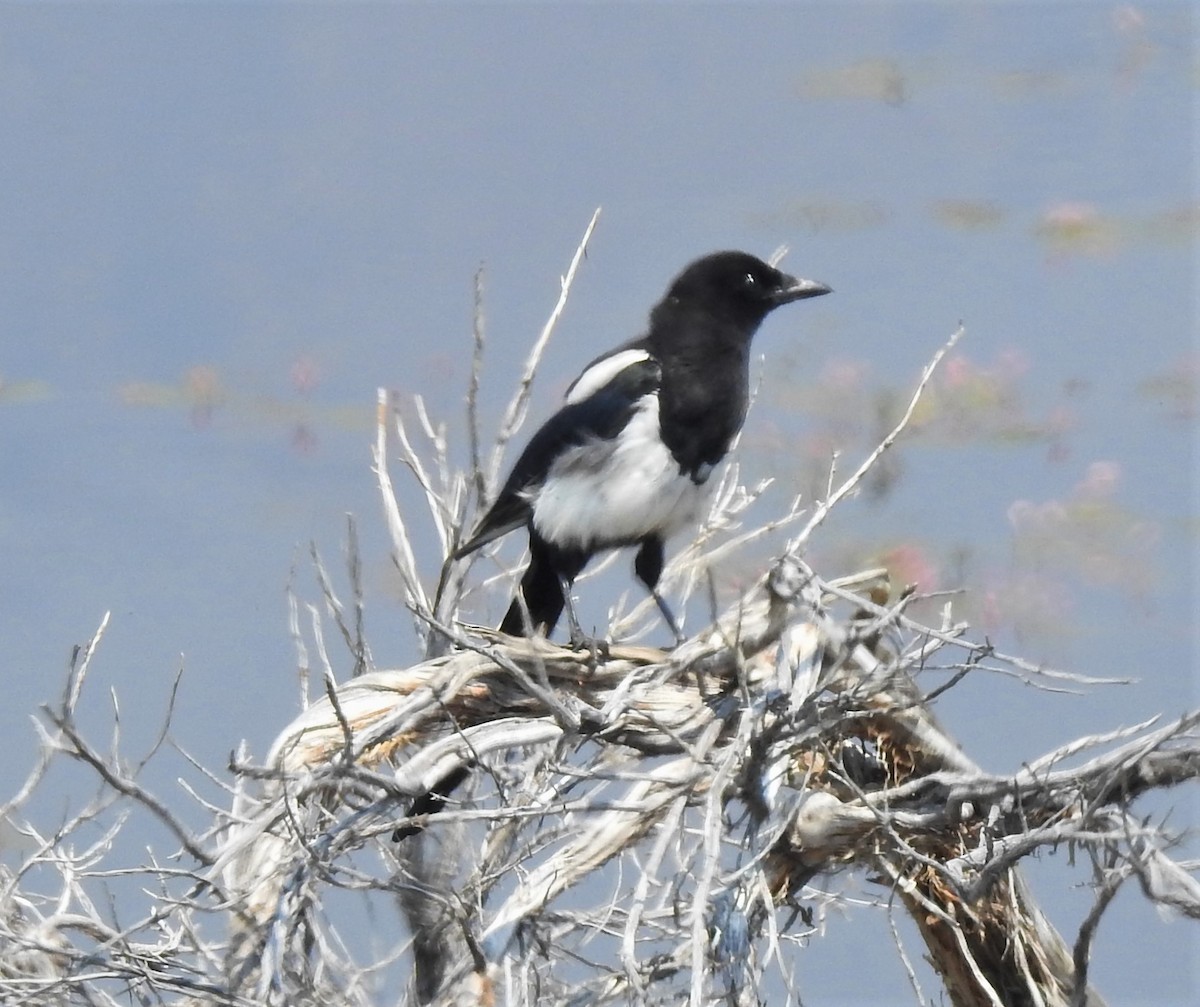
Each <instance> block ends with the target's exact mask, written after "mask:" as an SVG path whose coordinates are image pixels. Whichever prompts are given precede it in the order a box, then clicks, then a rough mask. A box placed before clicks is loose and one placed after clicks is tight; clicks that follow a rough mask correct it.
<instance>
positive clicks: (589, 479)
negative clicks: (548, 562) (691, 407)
mask: <svg viewBox="0 0 1200 1007" xmlns="http://www.w3.org/2000/svg"><path fill="white" fill-rule="evenodd" d="M707 494H708V489H707V487H706V486H704V485H697V484H696V483H695V482H693V481H692V480H691V479H690V478H689V477H688V476H686V475H684V474H683V473H682V472H681V471H680V469H679V463H678V462H677V461H675V459H674V458H673V457H672V456H671V452H670V451H668V450H667V447H666V445H665V444H663V442H662V438H661V436H660V434H659V427H658V398H657V396H654V395H647V396H646V397H645V398H643V399H642V401H641V402H640V403H639V405H638V407H637V409H636V411H635V412H634V415H633V417H632V418H631V419H630V421H629V423H628V424H626V426H625V428H624V429H623V430H622V431H621V433H620V434H619V435H618V437H617V438H616V439H615V440H613V441H603V440H595V441H591V442H589V443H587V444H583V445H580V446H579V447H576V448H572V449H571V450H570V451H567V452H564V454H563V455H562V457H561V458H559V459H558V460H557V461H556V462H555V463H554V465H553V466H552V467H551V469H550V472H549V474H548V475H547V477H546V481H545V482H544V483H543V484H542V485H541V486H540V487H539V488H538V490H537V491H536V493H535V494H534V495H533V496H532V498H531V501H530V502H531V503H532V505H533V527H534V528H535V529H536V530H537V533H538V534H539V535H541V536H542V538H544V539H545V540H546V541H548V542H553V543H554V544H556V545H559V546H577V547H581V548H584V549H595V548H605V547H607V546H618V545H626V544H630V543H633V542H636V541H637V540H639V539H641V538H644V537H646V536H647V535H654V534H657V535H661V536H663V537H664V538H665V537H666V536H668V535H671V534H672V533H674V532H676V531H678V530H680V529H681V528H683V527H684V526H686V525H688V524H691V523H695V522H696V521H697V520H698V518H699V514H700V510H701V506H702V504H703V503H704V500H705V498H706V497H707Z"/></svg>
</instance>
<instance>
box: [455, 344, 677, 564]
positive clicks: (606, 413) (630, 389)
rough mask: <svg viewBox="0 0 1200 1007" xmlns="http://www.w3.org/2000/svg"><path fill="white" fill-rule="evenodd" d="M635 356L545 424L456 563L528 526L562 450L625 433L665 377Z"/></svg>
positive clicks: (460, 550)
mask: <svg viewBox="0 0 1200 1007" xmlns="http://www.w3.org/2000/svg"><path fill="white" fill-rule="evenodd" d="M636 357H637V359H633V360H631V362H630V363H629V364H628V365H627V366H625V367H623V368H621V369H620V370H619V371H617V372H616V373H615V374H613V375H612V376H611V378H610V379H609V380H608V382H607V383H606V384H604V385H603V386H602V387H600V388H598V389H596V390H595V391H594V392H592V393H591V394H590V395H588V396H587V398H584V399H582V400H579V401H574V402H568V403H567V405H565V406H563V407H562V409H560V410H559V411H558V412H557V413H555V414H554V415H553V416H551V417H550V419H548V420H547V421H546V422H545V423H544V424H542V426H541V427H540V428H539V430H538V431H537V433H535V434H534V435H533V437H531V438H530V440H529V443H528V444H527V445H525V450H524V451H522V452H521V456H520V457H519V458H518V459H517V463H516V465H514V466H513V470H512V472H511V473H510V474H509V477H508V479H507V480H505V483H504V488H503V489H501V490H500V493H499V495H498V496H497V497H496V500H495V502H494V503H493V504H492V506H491V508H490V509H489V510H488V512H487V513H486V514H485V515H484V516H483V519H482V520H481V521H480V522H479V524H478V526H477V527H476V528H475V531H474V533H473V534H472V535H471V537H470V538H469V539H468V540H467V541H466V542H464V543H463V544H462V545H461V546H459V547H458V549H456V550H455V551H454V557H455V558H456V559H461V558H462V557H463V556H466V555H467V554H468V553H471V552H474V551H475V550H476V549H480V548H482V547H483V546H485V545H487V544H488V543H489V542H494V541H495V540H496V539H498V538H500V537H501V536H502V535H507V534H508V533H509V532H510V531H514V530H516V529H517V528H520V527H521V526H522V525H524V524H526V523H527V522H528V520H529V516H530V513H531V511H532V503H531V498H532V497H533V496H534V495H536V493H537V490H538V488H539V487H540V486H541V485H542V483H543V482H545V480H546V476H547V475H548V473H549V472H550V467H551V466H552V465H553V464H554V461H555V459H556V458H558V457H559V456H560V455H561V454H562V453H563V452H564V451H566V450H568V449H569V448H573V447H577V446H579V445H581V444H585V443H587V442H588V441H592V440H611V439H613V438H615V437H616V436H617V434H619V433H620V432H621V430H622V429H624V427H625V424H626V423H628V422H629V418H630V416H631V415H632V414H633V410H634V407H635V406H636V404H637V402H638V400H640V399H641V398H642V397H643V396H645V395H647V394H649V393H650V392H653V391H655V390H656V389H657V388H658V386H659V382H660V380H661V378H662V372H661V370H660V368H659V365H658V362H657V361H656V360H654V359H653V358H652V357H649V356H647V355H646V354H637V355H636ZM586 373H587V372H586V371H585V374H586ZM577 383H578V382H577Z"/></svg>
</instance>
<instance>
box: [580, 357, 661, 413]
mask: <svg viewBox="0 0 1200 1007" xmlns="http://www.w3.org/2000/svg"><path fill="white" fill-rule="evenodd" d="M649 359H650V354H649V353H647V352H646V351H645V350H621V352H620V353H614V354H612V356H608V357H601V358H600V359H599V360H597V361H596V362H595V363H594V364H592V366H591V367H589V368H588V369H587V370H586V371H584V372H583V373H582V374H581V375H579V377H577V378H576V379H575V380H574V382H572V384H571V387H570V388H568V389H567V405H574V404H575V403H576V402H582V401H583V400H584V399H588V398H591V397H592V396H593V395H595V394H596V393H597V392H598V391H600V389H601V388H603V387H604V386H605V385H607V384H608V383H609V382H610V381H612V379H613V378H615V377H616V376H617V375H618V374H620V373H621V372H622V371H623V370H625V368H626V367H629V366H630V365H631V364H639V363H641V362H642V361H643V360H649Z"/></svg>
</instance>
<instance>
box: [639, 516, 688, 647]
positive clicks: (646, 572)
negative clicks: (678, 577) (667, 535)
mask: <svg viewBox="0 0 1200 1007" xmlns="http://www.w3.org/2000/svg"><path fill="white" fill-rule="evenodd" d="M662 570H663V542H662V539H661V538H658V537H657V536H653V535H652V536H651V537H650V538H645V539H642V547H641V548H640V549H639V550H638V551H637V555H636V556H635V557H634V559H633V572H634V573H636V574H637V577H638V580H640V581H641V582H642V583H643V584H645V585H646V589H647V590H648V591H649V592H650V597H651V598H653V599H654V604H655V605H657V606H658V610H659V611H660V612H661V613H662V617H663V621H664V622H665V623H666V624H667V626H668V627H669V628H670V630H671V632H672V633H673V634H674V636H675V643H676V645H677V646H678V645H679V644H681V643H683V641H684V640H686V639H687V637H685V636H684V635H683V631H682V630H681V629H680V628H679V623H677V622H676V621H675V616H674V614H673V613H672V612H671V609H670V607H669V606H668V605H667V601H666V599H665V598H664V597H663V596H662V595H661V594H659V592H658V578H659V577H661V576H662Z"/></svg>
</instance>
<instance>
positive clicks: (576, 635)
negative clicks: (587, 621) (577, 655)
mask: <svg viewBox="0 0 1200 1007" xmlns="http://www.w3.org/2000/svg"><path fill="white" fill-rule="evenodd" d="M567 646H568V647H570V648H571V650H577V651H587V652H588V653H589V654H591V655H592V661H593V662H600V661H607V660H608V659H609V657H610V656H611V655H610V649H609V642H608V641H607V640H605V639H604V638H603V637H599V636H588V635H587V634H586V633H584V632H583V630H581V629H579V628H578V627H575V626H573V627H571V638H570V640H569V641H568V642H567Z"/></svg>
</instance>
